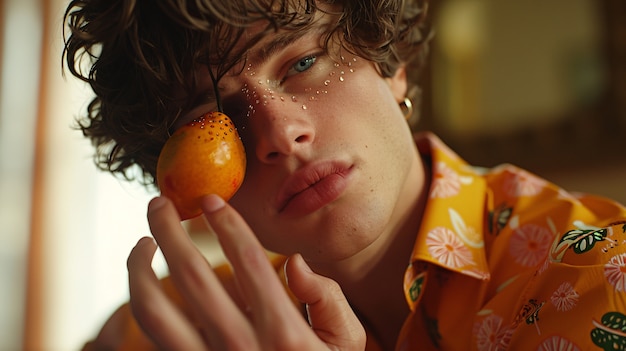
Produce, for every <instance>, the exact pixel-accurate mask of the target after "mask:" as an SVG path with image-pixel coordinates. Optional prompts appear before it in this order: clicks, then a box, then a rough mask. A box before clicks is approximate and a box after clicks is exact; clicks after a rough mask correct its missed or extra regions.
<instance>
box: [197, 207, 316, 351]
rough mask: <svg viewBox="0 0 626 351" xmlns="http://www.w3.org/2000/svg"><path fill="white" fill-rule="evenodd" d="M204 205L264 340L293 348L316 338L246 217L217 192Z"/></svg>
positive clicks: (285, 347) (262, 340)
mask: <svg viewBox="0 0 626 351" xmlns="http://www.w3.org/2000/svg"><path fill="white" fill-rule="evenodd" d="M202 206H203V211H204V215H205V217H206V219H207V221H208V222H209V225H210V226H211V228H212V229H213V231H214V232H215V233H216V235H217V237H218V239H219V242H220V244H221V246H222V249H223V250H224V254H225V255H226V257H227V258H228V260H229V262H230V263H231V265H232V266H233V270H234V272H235V277H236V280H237V284H238V285H239V287H240V290H241V294H242V296H243V297H244V298H245V300H246V302H247V303H248V305H249V308H250V314H251V315H252V318H253V320H254V322H255V326H256V328H257V335H258V336H259V338H260V339H261V343H262V344H263V345H265V346H268V347H269V345H271V347H273V348H275V349H280V347H277V346H276V345H282V347H284V348H283V349H290V348H289V345H292V346H295V345H298V343H301V342H302V340H303V339H304V335H309V336H310V337H314V335H313V334H312V333H311V330H310V327H309V326H308V324H307V323H306V322H305V321H304V319H303V318H302V315H301V314H300V312H299V311H298V310H297V309H296V308H295V306H294V304H293V302H292V300H291V299H290V298H289V296H288V295H287V292H286V291H285V288H284V286H283V284H282V283H281V282H280V280H279V278H278V274H277V272H276V270H275V268H274V267H273V266H272V264H271V263H270V261H269V259H268V257H267V254H266V251H265V250H264V248H263V246H262V245H261V244H260V243H259V241H258V240H257V238H256V236H255V235H254V233H253V232H252V230H251V229H250V227H248V225H247V224H246V222H245V221H244V220H243V218H242V217H241V216H240V215H239V214H238V213H237V212H236V211H235V210H234V209H233V208H232V207H230V206H229V205H228V204H226V203H225V202H224V201H223V200H222V199H221V198H220V197H218V196H215V195H210V196H207V197H205V198H204V199H203V202H202ZM305 333H308V334H305ZM315 339H316V341H317V342H318V343H319V340H317V338H315ZM320 345H321V343H320ZM291 349H297V347H293V348H291Z"/></svg>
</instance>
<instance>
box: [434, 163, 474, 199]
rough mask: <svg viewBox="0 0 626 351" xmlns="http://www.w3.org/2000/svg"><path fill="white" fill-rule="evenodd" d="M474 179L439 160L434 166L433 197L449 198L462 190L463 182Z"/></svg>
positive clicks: (466, 182)
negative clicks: (460, 173) (461, 174)
mask: <svg viewBox="0 0 626 351" xmlns="http://www.w3.org/2000/svg"><path fill="white" fill-rule="evenodd" d="M471 181H472V179H471V178H469V177H463V176H460V175H459V174H458V173H457V172H456V171H455V170H453V169H452V168H450V167H449V166H448V165H447V164H445V163H444V162H441V161H439V162H437V163H435V165H434V167H433V180H432V190H431V192H430V197H431V198H442V199H443V198H448V197H452V196H456V195H458V194H459V192H460V191H461V185H462V184H468V183H470V182H471Z"/></svg>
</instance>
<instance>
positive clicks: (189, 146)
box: [157, 112, 246, 220]
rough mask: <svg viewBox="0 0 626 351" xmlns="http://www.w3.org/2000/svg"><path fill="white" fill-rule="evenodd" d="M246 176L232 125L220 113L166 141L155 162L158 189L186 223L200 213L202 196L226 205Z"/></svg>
mask: <svg viewBox="0 0 626 351" xmlns="http://www.w3.org/2000/svg"><path fill="white" fill-rule="evenodd" d="M245 173H246V155H245V151H244V148H243V144H242V142H241V138H240V137H239V134H238V133H237V129H236V128H235V126H234V125H233V122H232V121H231V120H230V118H229V117H228V116H226V115H225V114H223V113H221V112H209V113H206V114H205V115H203V116H201V117H199V118H196V119H194V120H193V121H191V122H190V123H188V124H186V125H184V126H183V127H181V128H180V129H178V130H177V131H176V132H174V134H173V135H172V136H171V137H170V138H169V139H168V140H167V142H166V143H165V145H164V146H163V149H162V150H161V154H160V155H159V160H158V162H157V185H158V186H159V189H160V190H161V194H162V195H164V196H166V197H168V198H170V199H171V200H172V201H173V202H174V205H175V206H176V209H177V210H178V213H179V215H180V217H181V220H185V219H190V218H193V217H196V216H198V215H200V214H201V213H202V210H201V209H200V200H201V198H202V197H203V196H204V195H208V194H217V195H219V196H220V197H222V198H223V199H224V200H226V201H228V200H229V199H230V198H231V197H232V196H233V195H234V194H235V192H236V191H237V190H238V189H239V186H241V183H242V182H243V178H244V175H245Z"/></svg>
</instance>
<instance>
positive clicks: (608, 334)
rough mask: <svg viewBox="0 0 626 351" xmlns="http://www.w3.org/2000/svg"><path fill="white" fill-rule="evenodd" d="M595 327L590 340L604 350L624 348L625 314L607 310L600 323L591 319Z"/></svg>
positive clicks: (625, 339) (625, 348)
mask: <svg viewBox="0 0 626 351" xmlns="http://www.w3.org/2000/svg"><path fill="white" fill-rule="evenodd" d="M592 322H593V325H594V326H595V328H594V329H593V330H592V331H591V340H592V341H593V343H594V344H596V345H598V346H599V347H601V348H602V349H603V350H605V351H609V350H626V315H623V314H622V313H620V312H607V313H605V314H604V315H603V316H602V323H598V322H597V321H595V320H594V321H592Z"/></svg>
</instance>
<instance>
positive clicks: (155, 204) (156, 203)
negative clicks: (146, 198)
mask: <svg viewBox="0 0 626 351" xmlns="http://www.w3.org/2000/svg"><path fill="white" fill-rule="evenodd" d="M163 205H165V198H163V197H160V196H159V197H155V198H154V199H152V200H151V201H150V203H149V204H148V213H150V212H153V211H156V210H158V209H159V208H161V207H163Z"/></svg>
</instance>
